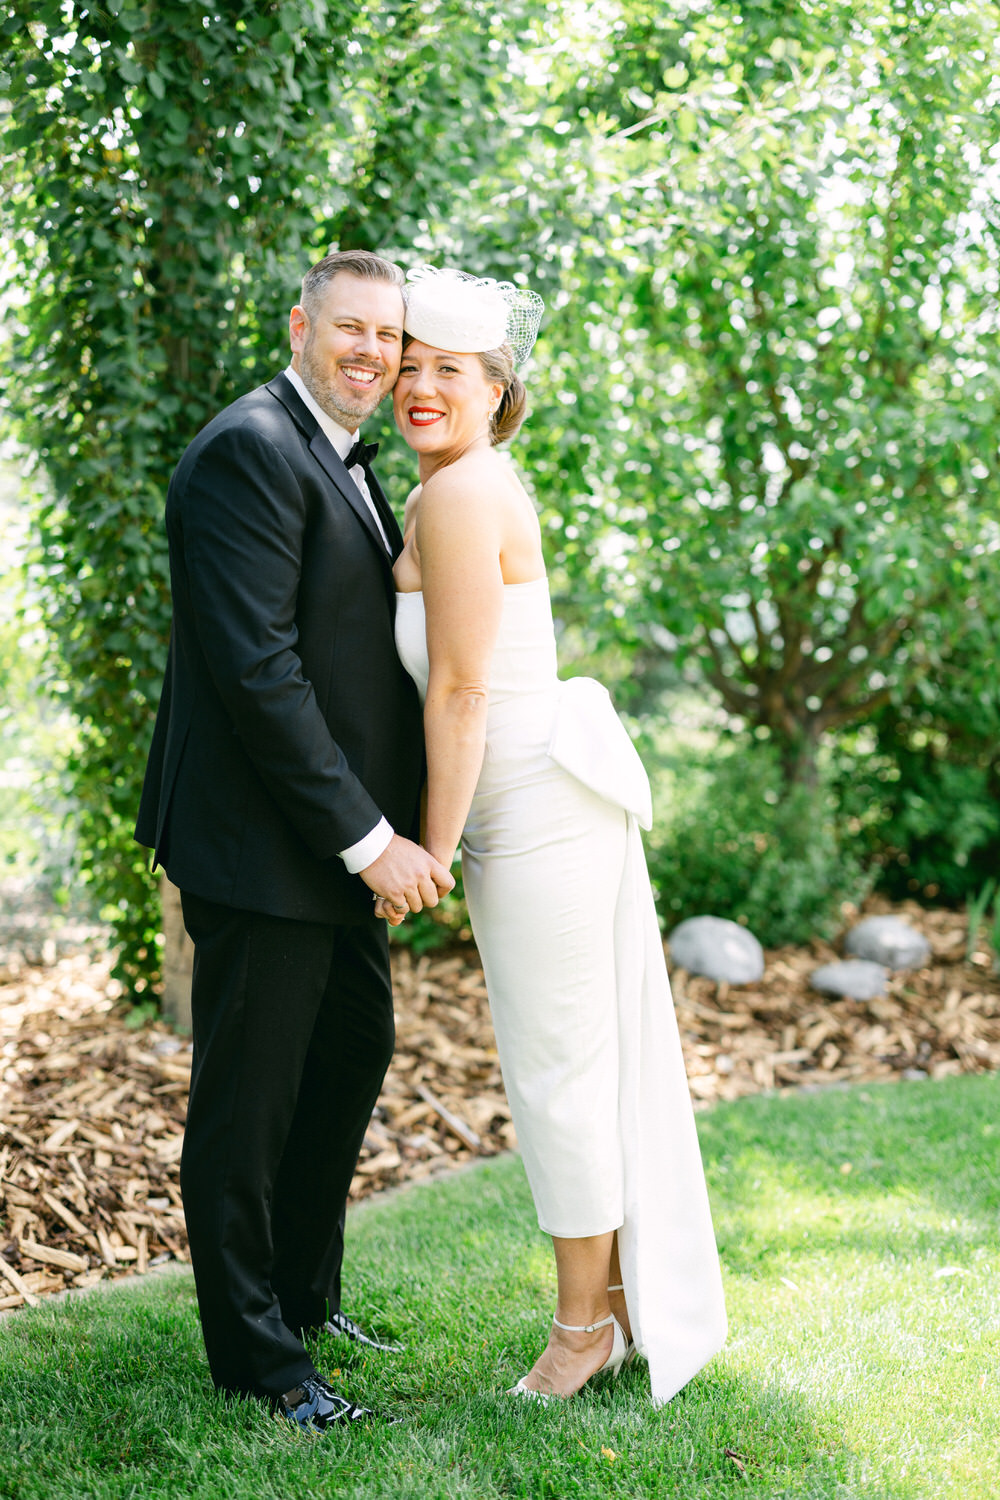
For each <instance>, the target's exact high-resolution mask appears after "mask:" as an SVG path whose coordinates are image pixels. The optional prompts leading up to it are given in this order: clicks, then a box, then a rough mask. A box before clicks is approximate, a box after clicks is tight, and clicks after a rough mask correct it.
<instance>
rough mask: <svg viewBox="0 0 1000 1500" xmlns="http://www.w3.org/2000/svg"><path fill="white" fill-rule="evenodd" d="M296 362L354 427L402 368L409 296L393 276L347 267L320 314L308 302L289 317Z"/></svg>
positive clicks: (323, 402)
mask: <svg viewBox="0 0 1000 1500" xmlns="http://www.w3.org/2000/svg"><path fill="white" fill-rule="evenodd" d="M288 330H289V337H290V339H291V345H292V368H293V369H295V370H297V371H298V372H299V374H300V375H301V376H302V379H303V381H304V382H305V384H306V387H307V388H308V390H309V392H310V394H311V395H312V397H313V399H314V400H315V401H316V402H317V404H318V405H319V406H321V407H322V408H323V410H324V411H325V412H326V413H327V414H328V415H329V416H331V417H332V418H333V419H334V421H335V422H339V423H340V425H341V426H342V427H346V428H347V430H348V431H349V432H354V431H355V430H356V428H357V427H358V426H359V425H360V424H361V423H362V422H363V421H364V420H365V418H366V417H370V416H371V414H372V412H373V411H374V410H375V408H376V407H377V406H378V404H379V402H380V401H381V400H382V398H383V396H385V395H386V394H387V393H388V392H389V391H390V390H391V389H392V386H393V384H394V382H395V379H396V376H397V375H398V373H399V358H400V352H401V348H402V337H403V297H402V293H401V292H400V290H399V288H398V287H396V286H392V285H391V284H390V283H389V282H388V281H367V280H364V279H362V278H361V277H360V276H352V275H350V273H349V272H346V271H341V272H340V273H339V274H338V275H336V276H335V277H334V278H333V280H332V281H331V282H330V284H329V286H328V287H327V289H326V295H325V297H324V298H323V301H322V302H321V303H320V305H319V307H318V309H317V311H316V315H315V317H314V318H310V317H309V316H308V314H307V313H306V311H305V309H304V308H303V307H300V306H298V305H296V306H295V307H293V308H292V311H291V316H290V317H289V320H288Z"/></svg>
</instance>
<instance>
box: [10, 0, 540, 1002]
mask: <svg viewBox="0 0 1000 1500" xmlns="http://www.w3.org/2000/svg"><path fill="white" fill-rule="evenodd" d="M513 14H514V18H515V20H516V12H514V13H513ZM508 35H509V28H508V25H507V23H506V22H504V19H503V18H501V17H498V16H497V15H496V14H495V13H494V11H493V9H492V8H491V7H488V6H486V5H485V4H483V3H480V0H473V3H469V0H436V3H432V4H429V5H420V6H418V5H416V4H415V3H413V0H389V3H380V4H375V3H370V4H367V3H359V4H357V5H356V6H353V7H352V6H341V7H337V6H329V5H327V4H326V3H324V0H283V3H281V4H277V3H272V0H268V3H265V4H258V3H250V0H240V3H237V4H235V5H231V6H229V7H227V8H225V9H224V10H223V11H220V10H219V9H218V8H214V7H212V6H208V5H204V4H201V3H195V4H191V3H188V0H167V3H164V4H158V5H156V6H148V5H143V4H140V3H138V0H115V3H113V4H111V5H110V6H108V7H105V8H103V9H94V8H92V7H87V6H84V5H82V4H80V3H77V0H70V3H68V4H63V3H61V0H39V3H34V0H33V3H32V4H30V5H29V4H27V3H25V0H15V3H14V4H13V5H12V6H11V7H8V11H7V14H6V17H5V19H4V20H3V22H2V24H0V47H2V51H0V69H2V71H3V73H4V75H5V78H6V81H7V84H8V90H7V92H8V97H9V99H10V109H9V112H8V113H7V115H6V117H5V118H4V119H3V120H2V122H0V123H2V143H0V150H2V156H3V166H4V173H5V180H6V182H7V183H8V192H7V195H6V198H5V201H4V203H3V205H2V209H0V212H2V227H3V230H4V232H5V234H6V235H7V236H8V244H9V252H10V253H9V256H8V261H7V276H6V285H5V287H4V292H5V295H6V301H7V305H8V318H9V322H10V325H11V327H10V332H11V338H10V348H9V351H7V352H8V355H9V359H8V363H9V367H10V369H11V379H10V380H9V382H8V384H7V386H6V388H5V391H4V394H3V402H2V406H3V409H4V411H5V414H6V416H7V418H8V421H9V422H10V423H11V425H12V427H13V429H14V431H15V432H16V434H17V436H18V437H19V439H20V440H21V442H22V443H23V444H24V445H25V446H26V447H27V448H28V449H29V450H31V451H32V452H33V453H34V454H35V455H37V458H38V460H39V463H40V465H41V468H42V471H43V473H44V481H45V485H46V492H47V498H46V500H45V501H44V503H43V504H42V505H41V506H40V508H39V511H38V515H37V530H36V543H37V544H36V547H35V550H34V553H33V556H32V559H31V562H32V567H33V577H34V585H35V587H36V588H37V590H38V592H39V595H40V596H41V597H42V598H43V599H44V602H45V613H46V621H47V624H48V627H49V630H50V632H51V637H52V640H53V643H54V647H55V651H54V659H53V663H52V668H51V682H50V688H51V690H52V691H54V692H55V693H56V695H57V696H58V697H59V698H60V699H61V700H62V702H63V703H64V704H65V705H66V707H68V708H69V709H70V710H71V712H72V713H73V715H74V716H75V717H76V718H77V720H78V722H79V725H80V739H79V751H78V753H77V754H76V755H75V756H74V757H73V759H72V761H71V763H70V765H69V767H68V771H69V775H70V777H71V779H72V782H73V785H74V789H75V793H76V796H77V799H78V803H79V807H78V812H77V815H76V819H75V821H76V829H75V832H76V836H77V842H78V847H79V849H80V851H81V859H82V866H83V874H84V876H85V878H86V879H88V880H89V881H90V883H91V884H92V886H93V888H94V890H95V893H96V895H97V898H98V900H99V902H100V903H101V904H102V906H103V908H104V913H105V916H106V917H108V918H109V919H110V920H111V921H112V922H113V923H114V926H115V928H116V931H117V936H118V941H119V944H120V953H119V963H118V973H119V977H121V978H123V979H125V980H126V981H127V982H128V983H130V984H131V986H132V987H133V989H134V990H137V991H138V990H141V989H143V988H145V987H146V986H147V984H148V983H149V981H150V979H151V978H153V977H155V973H156V968H157V949H156V941H157V933H158V928H159V905H158V891H157V885H156V882H155V880H154V879H153V878H152V877H151V875H150V873H149V870H148V856H147V855H146V853H145V852H144V851H142V850H140V849H138V848H137V846H135V845H134V844H133V842H132V838H131V830H132V826H133V822H134V817H135V811H136V807H137V803H138V796H139V787H140V784H141V777H142V771H143V766H144V760H145V751H146V746H147V744H148V740H149V735H150V732H151V728H152V717H153V712H154V710H155V704H156V699H157V695H158V693H159V687H160V682H161V676H162V668H163V662H164V659H165V649H166V639H167V632H168V627H169V599H168V588H167V576H166V550H165V540H164V535H163V527H162V515H163V504H164V498H165V494H166V486H167V483H168V480H169V476H170V473H171V471H172V469H173V467H174V465H175V463H176V462H177V459H178V458H179V456H180V454H181V453H182V451H183V449H184V448H185V447H186V445H187V443H188V442H189V441H190V440H191V438H192V437H193V436H194V435H195V433H196V432H197V431H198V429H199V428H200V427H201V426H202V425H203V424H204V423H205V422H206V421H207V420H208V419H209V418H210V417H211V416H212V415H214V413H215V412H216V411H218V410H219V409H220V408H221V407H222V406H224V405H225V404H226V403H227V402H228V401H230V400H231V399H232V398H233V397H234V396H236V395H238V394H240V393H241V392H243V391H245V390H248V389H250V388H252V387H253V386H254V385H255V384H257V383H258V382H259V381H261V380H263V379H266V378H269V377H270V375H271V374H273V373H274V370H275V369H276V368H280V367H281V365H282V364H283V363H284V362H285V361H286V359H287V338H286V334H285V325H286V320H287V313H288V309H289V307H290V305H291V303H292V301H293V300H294V296H295V291H296V288H297V284H298V281H299V278H300V277H301V275H302V272H303V269H304V268H305V266H306V265H307V264H309V262H310V261H312V260H315V259H317V258H318V257H319V256H320V255H321V254H323V253H324V251H325V250H326V249H327V248H329V246H330V244H331V242H332V243H334V244H340V245H342V246H349V245H367V246H371V247H372V248H378V246H379V244H380V241H383V240H385V239H386V238H387V237H393V238H395V239H396V241H397V242H399V243H402V244H405V245H407V246H409V245H410V244H412V243H413V242H414V240H415V239H417V238H419V235H420V226H421V225H422V224H423V225H424V226H425V239H426V224H427V220H428V218H429V217H430V216H437V217H444V218H447V215H448V212H449V207H450V205H449V202H448V183H449V176H450V173H451V172H452V171H454V169H455V166H456V164H457V165H458V166H459V168H460V169H468V170H470V171H471V170H473V169H474V168H475V167H476V166H477V165H478V164H480V163H481V162H482V161H484V160H486V159H487V158H488V155H489V153H490V151H491V149H492V146H493V143H494V129H495V127H494V125H493V123H492V116H491V101H492V100H494V99H495V98H498V97H499V96H500V94H501V93H502V91H503V87H504V83H503V62H504V59H505V57H506V51H507V40H506V38H507V36H508ZM470 119H475V120H476V121H477V128H476V129H475V130H470V129H469V122H470ZM445 148H447V149H445ZM410 258H412V256H411V257H410Z"/></svg>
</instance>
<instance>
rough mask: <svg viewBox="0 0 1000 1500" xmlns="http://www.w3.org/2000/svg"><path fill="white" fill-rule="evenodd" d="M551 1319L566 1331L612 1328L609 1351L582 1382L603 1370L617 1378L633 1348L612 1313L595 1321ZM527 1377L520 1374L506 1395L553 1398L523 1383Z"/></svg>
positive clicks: (600, 1373) (578, 1331)
mask: <svg viewBox="0 0 1000 1500" xmlns="http://www.w3.org/2000/svg"><path fill="white" fill-rule="evenodd" d="M552 1321H553V1323H554V1324H555V1325H556V1327H557V1328H562V1329H563V1330H564V1331H565V1332H566V1333H596V1332H597V1330H598V1329H599V1328H613V1329H614V1334H613V1335H612V1339H611V1353H610V1354H609V1355H608V1357H607V1359H606V1360H605V1361H604V1363H603V1365H601V1366H600V1367H599V1368H598V1369H596V1370H595V1371H594V1373H593V1375H589V1376H588V1377H587V1380H585V1381H584V1382H583V1384H584V1385H586V1384H587V1381H588V1380H593V1378H594V1375H603V1374H605V1372H609V1373H610V1374H611V1377H612V1379H615V1378H617V1375H618V1372H619V1370H620V1369H621V1367H622V1365H623V1364H624V1362H625V1360H626V1358H627V1357H628V1352H629V1348H630V1347H632V1348H634V1345H631V1346H630V1344H629V1340H628V1339H627V1338H626V1337H625V1330H624V1328H623V1327H622V1325H621V1324H620V1323H619V1321H618V1319H617V1318H616V1317H615V1315H614V1313H609V1314H608V1316H607V1317H606V1318H601V1320H600V1321H599V1322H597V1323H560V1321H559V1319H558V1318H553V1319H552ZM527 1378H528V1377H527V1375H522V1376H521V1379H520V1380H519V1381H518V1382H517V1385H513V1386H511V1388H510V1390H509V1391H508V1392H507V1394H508V1396H525V1397H527V1398H528V1399H529V1400H533V1401H551V1400H552V1399H553V1395H554V1393H550V1392H548V1391H536V1390H532V1388H531V1387H530V1386H527V1385H525V1383H524V1382H525V1381H526V1380H527ZM580 1389H581V1390H582V1389H583V1387H582V1386H581V1387H580Z"/></svg>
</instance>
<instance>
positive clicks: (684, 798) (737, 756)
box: [649, 741, 872, 947]
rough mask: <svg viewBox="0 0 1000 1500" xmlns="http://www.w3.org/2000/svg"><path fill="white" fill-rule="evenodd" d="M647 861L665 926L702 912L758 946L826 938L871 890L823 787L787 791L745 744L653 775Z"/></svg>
mask: <svg viewBox="0 0 1000 1500" xmlns="http://www.w3.org/2000/svg"><path fill="white" fill-rule="evenodd" d="M656 781H657V785H656V790H657V792H658V796H657V798H656V803H657V814H658V821H657V824H656V827H655V828H654V831H653V834H652V835H651V837H650V839H649V864H650V873H651V875H652V878H653V884H654V887H655V888H656V891H657V895H658V906H659V911H660V916H661V920H662V921H663V923H664V925H665V927H666V928H668V929H669V928H671V927H673V926H675V925H676V924H677V923H678V922H680V921H682V920H683V919H684V918H685V917H692V916H697V915H700V914H703V913H710V914H712V915H713V916H719V917H728V918H730V919H731V920H732V921H736V922H740V923H742V924H743V925H745V926H747V927H748V928H749V929H750V930H751V931H752V932H753V933H754V935H755V936H756V937H757V938H759V940H760V941H761V942H762V943H763V944H764V945H765V947H774V946H776V945H778V944H780V943H802V942H807V941H808V940H809V939H810V938H812V937H824V938H829V937H832V936H833V934H834V933H835V932H836V931H837V929H838V928H839V927H840V926H841V924H842V907H843V905H844V903H845V902H853V903H855V904H857V903H860V902H861V901H862V900H863V899H864V897H865V896H866V895H867V894H868V891H869V890H870V888H871V883H872V877H871V875H870V874H869V873H867V872H866V870H865V868H864V865H863V863H862V860H861V858H860V857H859V854H858V852H857V851H856V850H855V848H854V847H853V846H852V842H851V840H850V839H849V838H848V837H846V836H845V835H844V834H843V832H842V831H841V828H840V827H839V826H838V819H837V816H836V808H835V804H834V802H833V799H832V797H831V795H830V791H829V788H828V787H827V786H826V785H822V786H820V787H819V788H818V789H815V790H813V789H809V788H805V787H797V788H792V789H791V790H788V789H786V788H785V787H784V786H783V783H782V777H781V771H780V768H779V765H778V760H777V756H776V754H775V753H774V751H773V749H772V748H771V747H770V746H767V745H761V744H758V743H755V742H753V741H743V742H742V743H738V744H731V745H726V744H725V743H724V742H723V743H720V745H719V746H718V747H717V748H716V749H715V750H713V751H697V752H694V753H692V752H685V753H683V754H682V755H680V756H678V757H677V758H675V760H674V762H673V764H671V765H670V766H668V767H665V768H664V772H663V774H661V775H660V776H658V777H657V779H656Z"/></svg>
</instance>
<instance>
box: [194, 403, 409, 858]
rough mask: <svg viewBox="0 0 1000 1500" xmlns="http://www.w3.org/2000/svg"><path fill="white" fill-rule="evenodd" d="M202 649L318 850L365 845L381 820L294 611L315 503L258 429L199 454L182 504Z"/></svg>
mask: <svg viewBox="0 0 1000 1500" xmlns="http://www.w3.org/2000/svg"><path fill="white" fill-rule="evenodd" d="M178 516H179V522H180V539H181V548H182V553H183V558H184V566H185V570H186V574H187V583H188V587H189V590H190V597H191V607H192V612H193V616H194V620H195V627H196V630H197V634H198V640H199V644H200V646H201V649H202V651H203V653H204V656H205V660H206V662H207V664H208V669H209V672H210V674H211V677H212V680H213V682H214V684H215V687H216V689H217V691H218V693H219V697H220V698H221V700H222V702H223V705H224V707H225V709H226V712H227V713H228V715H229V717H230V719H231V720H232V723H233V726H234V730H235V733H236V734H237V735H238V736H239V739H240V741H241V743H242V745H243V747H244V749H245V751H246V753H247V755H248V756H249V758H250V760H251V762H252V763H253V765H254V766H255V768H256V770H257V771H258V773H259V774H260V776H261V778H262V780H263V781H264V783H265V785H266V786H267V788H268V790H269V791H270V793H271V795H272V796H273V797H274V799H275V801H276V802H277V803H278V805H279V806H280V807H281V809H282V811H283V812H284V813H285V815H286V816H287V817H288V819H289V821H290V822H291V823H292V825H293V827H294V828H295V829H296V830H297V831H298V833H299V834H300V835H301V837H302V838H303V839H304V840H305V842H306V844H307V845H308V846H309V848H310V849H311V850H312V851H313V853H314V854H315V855H316V856H317V857H318V858H320V859H325V858H329V857H330V856H331V855H335V854H337V853H339V852H340V851H341V850H342V849H346V848H349V847H350V846H351V845H352V844H355V843H357V842H358V840H359V839H361V838H363V837H364V836H365V835H366V834H367V833H369V832H370V831H371V830H372V829H373V828H375V826H376V825H377V824H378V822H379V820H380V818H381V816H382V814H381V810H380V809H379V808H378V807H377V806H376V804H375V802H374V801H373V800H372V798H371V797H370V796H369V794H368V792H367V791H366V790H365V788H364V786H363V785H362V784H361V782H360V781H359V780H358V778H357V776H356V775H355V774H354V773H353V771H352V770H351V768H350V766H349V765H348V763H347V760H346V758H345V756H344V754H343V752H342V751H341V749H340V747H339V746H338V745H337V744H336V742H335V741H334V739H333V737H332V735H331V733H330V730H329V728H328V726H327V723H326V720H325V718H324V716H323V714H322V712H321V710H320V707H319V704H318V703H317V701H316V694H315V692H314V689H313V686H312V683H310V682H309V681H308V680H307V679H306V676H305V673H304V670H303V666H302V661H301V658H300V655H299V651H298V631H297V627H296V621H295V606H296V598H297V593H298V587H299V579H300V575H301V562H302V548H303V545H304V542H305V537H306V529H307V528H306V522H307V499H306V496H305V495H304V493H303V490H302V485H301V483H300V481H299V480H298V479H297V478H296V476H295V474H294V472H293V471H292V468H291V467H290V465H289V463H288V461H287V460H286V459H285V458H284V456H283V455H282V454H281V452H280V451H279V450H278V448H277V447H275V445H274V444H273V443H272V442H270V441H269V440H268V439H267V438H266V437H264V436H262V435H261V434H260V433H259V432H256V431H255V430H254V429H253V428H252V427H250V426H248V425H247V426H241V427H238V428H231V429H225V430H223V431H221V432H219V433H217V434H215V435H213V437H212V438H211V440H210V441H209V442H208V443H207V444H206V445H205V447H204V448H203V449H202V450H201V452H200V454H199V455H198V458H197V460H196V461H195V463H194V466H193V468H192V469H191V471H190V472H189V474H188V475H187V477H186V481H185V483H184V484H183V487H182V489H181V493H180V495H179V497H178Z"/></svg>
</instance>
